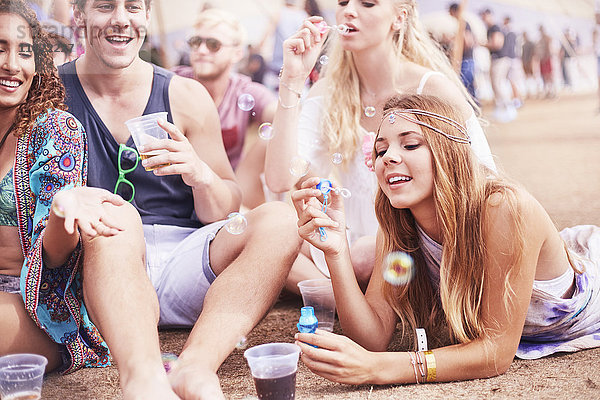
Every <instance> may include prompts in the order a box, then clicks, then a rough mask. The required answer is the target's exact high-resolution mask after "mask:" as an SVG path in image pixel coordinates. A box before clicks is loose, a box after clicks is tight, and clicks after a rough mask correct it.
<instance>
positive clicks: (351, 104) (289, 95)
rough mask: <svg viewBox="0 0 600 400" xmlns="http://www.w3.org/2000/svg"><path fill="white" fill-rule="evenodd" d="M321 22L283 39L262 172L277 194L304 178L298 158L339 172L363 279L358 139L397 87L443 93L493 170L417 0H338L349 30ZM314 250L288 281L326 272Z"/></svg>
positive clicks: (369, 192)
mask: <svg viewBox="0 0 600 400" xmlns="http://www.w3.org/2000/svg"><path fill="white" fill-rule="evenodd" d="M322 24H323V19H322V18H320V17H310V18H308V19H307V20H306V21H305V22H304V26H303V27H302V28H301V29H300V30H299V31H298V32H297V33H296V34H295V35H294V36H292V37H291V38H289V39H288V40H287V41H286V42H285V43H284V66H283V70H282V73H281V80H280V87H279V95H280V99H279V106H278V109H277V112H276V115H275V118H274V122H273V128H274V132H275V136H274V137H273V139H272V140H271V141H270V142H269V143H268V147H267V155H266V165H265V175H266V181H267V185H268V186H269V188H270V189H271V190H272V191H275V192H283V191H287V190H290V189H291V188H293V187H294V186H295V185H297V184H298V182H299V180H300V178H299V177H298V176H294V175H292V174H290V172H289V170H290V160H292V159H294V157H295V156H299V157H301V158H302V159H304V160H306V161H309V162H310V171H309V176H321V177H329V176H330V175H331V174H332V173H334V172H335V175H336V178H337V179H338V180H339V183H340V184H341V185H342V186H343V187H345V188H348V189H349V190H350V192H351V193H352V197H351V198H349V199H347V200H346V202H345V207H346V218H347V227H348V232H349V239H350V243H351V250H352V263H353V265H354V269H355V272H356V275H357V278H358V279H359V281H361V283H362V284H363V285H365V284H366V282H368V280H369V277H370V275H371V271H372V269H373V265H374V247H375V234H376V232H377V220H376V218H375V214H374V212H373V211H372V210H373V209H374V203H373V202H374V198H375V190H376V187H377V185H376V181H375V179H374V177H373V174H372V173H371V171H370V170H369V167H368V166H367V165H365V164H366V163H365V153H364V152H363V150H362V147H363V144H366V148H367V149H368V150H370V144H371V143H372V136H373V132H374V131H375V130H376V129H377V125H378V121H380V120H381V115H382V108H383V104H384V102H385V100H386V99H387V98H389V97H391V96H393V95H396V94H399V93H404V94H421V93H424V94H434V95H436V96H439V97H441V98H442V99H444V100H445V101H447V102H449V103H450V104H452V105H453V106H455V107H456V108H457V109H458V110H459V111H460V114H461V116H462V118H463V119H465V120H466V121H467V130H468V131H469V135H470V136H471V138H472V144H471V146H472V147H473V150H474V151H475V153H476V154H477V156H478V158H479V159H480V160H481V161H482V162H483V163H484V164H486V165H488V166H489V167H491V168H492V169H493V168H494V162H493V160H492V156H491V153H490V149H489V146H488V144H487V141H486V138H485V135H484V133H483V130H482V129H481V126H480V125H479V122H478V120H477V117H476V116H475V111H476V110H477V106H476V105H475V103H474V102H473V100H472V99H471V97H470V96H469V94H468V92H467V91H466V89H465V88H464V86H463V85H462V83H461V82H460V79H459V78H458V76H457V75H456V73H455V72H454V71H453V70H452V68H451V66H450V64H449V62H448V60H447V58H446V56H445V55H444V54H443V53H442V51H441V50H440V49H439V47H438V46H437V44H435V43H434V42H433V41H432V40H431V39H430V38H429V35H428V34H427V33H426V32H425V31H424V29H423V28H422V27H421V24H420V22H419V17H418V13H417V6H416V2H415V1H414V0H380V1H358V0H349V1H340V2H338V5H337V8H336V24H338V25H342V24H343V25H345V26H347V27H348V28H349V29H348V31H347V32H345V33H338V32H337V31H335V30H329V32H327V29H326V28H325V29H324V27H323V25H322ZM323 31H325V32H326V33H325V34H323V33H322V32H323ZM326 35H328V36H329V39H330V42H332V43H331V47H330V50H329V51H328V56H329V62H328V63H327V65H326V66H325V71H324V77H323V78H322V79H320V80H319V81H318V82H317V83H316V84H315V85H314V86H313V87H312V88H311V90H310V91H309V93H308V95H307V96H306V99H304V100H303V101H302V102H301V101H300V93H301V91H302V88H303V87H304V82H305V80H306V78H307V77H308V75H309V73H310V71H311V69H312V67H313V65H314V64H315V62H317V60H318V59H319V55H320V54H321V51H322V49H323V42H324V39H325V36H326ZM301 103H302V104H301ZM334 155H336V156H337V159H336V157H334ZM332 159H333V160H332ZM340 160H341V164H339V165H336V164H335V163H336V162H339V161H340ZM367 161H369V160H367ZM367 164H368V163H367ZM305 250H306V249H305ZM315 250H316V249H314V248H312V249H311V251H310V254H309V252H308V251H305V254H308V255H309V258H311V259H313V260H315V262H316V264H317V266H318V270H317V268H315V267H314V265H313V266H312V267H308V266H306V267H304V268H297V265H298V264H297V265H295V266H294V268H293V269H292V274H291V275H290V279H294V278H296V279H297V280H301V279H307V278H315V277H319V276H320V277H323V275H325V276H329V272H328V270H327V267H326V266H325V263H324V261H322V255H319V252H318V251H315ZM319 259H321V261H319ZM289 283H290V282H288V287H289V286H293V285H289Z"/></svg>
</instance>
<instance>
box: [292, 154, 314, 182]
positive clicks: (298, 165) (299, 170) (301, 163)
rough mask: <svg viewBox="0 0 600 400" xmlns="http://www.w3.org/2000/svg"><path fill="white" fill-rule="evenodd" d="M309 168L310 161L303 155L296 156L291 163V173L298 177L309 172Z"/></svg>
mask: <svg viewBox="0 0 600 400" xmlns="http://www.w3.org/2000/svg"><path fill="white" fill-rule="evenodd" d="M309 168H310V162H309V161H307V160H305V159H304V158H302V157H299V156H294V158H292V161H291V163H290V174H292V175H293V176H295V177H296V178H302V177H303V176H304V175H306V174H308V169H309Z"/></svg>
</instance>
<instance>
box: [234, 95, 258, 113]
mask: <svg viewBox="0 0 600 400" xmlns="http://www.w3.org/2000/svg"><path fill="white" fill-rule="evenodd" d="M255 103H256V102H255V101H254V97H252V95H251V94H248V93H244V94H242V95H240V97H238V101H237V105H238V107H239V108H240V110H242V111H250V110H252V109H253V108H254V104H255Z"/></svg>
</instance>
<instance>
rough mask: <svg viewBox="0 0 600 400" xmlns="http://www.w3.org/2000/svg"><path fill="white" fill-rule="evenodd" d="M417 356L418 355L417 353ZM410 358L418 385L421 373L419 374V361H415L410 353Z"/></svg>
mask: <svg viewBox="0 0 600 400" xmlns="http://www.w3.org/2000/svg"><path fill="white" fill-rule="evenodd" d="M415 354H416V353H415ZM408 356H409V357H410V363H411V364H412V366H413V370H414V371H415V380H416V381H417V385H418V384H419V383H420V382H419V373H418V372H417V360H415V356H413V354H412V353H411V352H410V351H409V352H408Z"/></svg>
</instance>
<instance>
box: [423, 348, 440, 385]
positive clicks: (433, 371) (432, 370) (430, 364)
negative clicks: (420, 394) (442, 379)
mask: <svg viewBox="0 0 600 400" xmlns="http://www.w3.org/2000/svg"><path fill="white" fill-rule="evenodd" d="M423 354H425V362H426V363H427V382H435V380H436V378H437V368H436V363H435V355H434V354H433V351H431V350H429V351H426V352H425V353H423Z"/></svg>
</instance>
